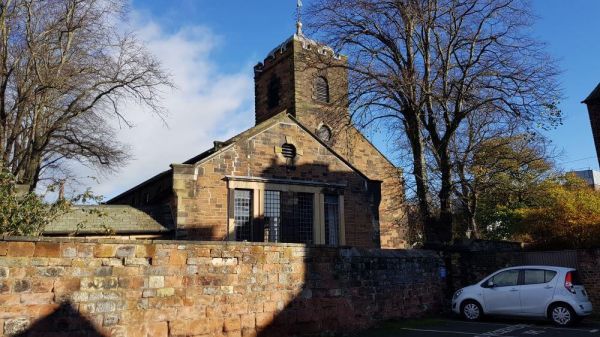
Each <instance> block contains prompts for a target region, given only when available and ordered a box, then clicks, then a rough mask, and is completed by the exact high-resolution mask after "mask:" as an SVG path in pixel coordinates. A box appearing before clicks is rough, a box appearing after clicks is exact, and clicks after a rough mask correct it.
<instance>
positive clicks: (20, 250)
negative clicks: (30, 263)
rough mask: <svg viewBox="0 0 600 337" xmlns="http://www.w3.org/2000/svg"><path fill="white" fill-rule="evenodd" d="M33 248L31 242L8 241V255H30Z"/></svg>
mask: <svg viewBox="0 0 600 337" xmlns="http://www.w3.org/2000/svg"><path fill="white" fill-rule="evenodd" d="M34 250H35V245H34V244H33V242H9V243H8V251H7V255H8V256H19V257H31V256H33V252H34Z"/></svg>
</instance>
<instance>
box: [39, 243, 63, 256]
mask: <svg viewBox="0 0 600 337" xmlns="http://www.w3.org/2000/svg"><path fill="white" fill-rule="evenodd" d="M60 253H61V251H60V243H58V242H37V243H36V244H35V252H34V255H33V256H37V257H60V255H61V254H60Z"/></svg>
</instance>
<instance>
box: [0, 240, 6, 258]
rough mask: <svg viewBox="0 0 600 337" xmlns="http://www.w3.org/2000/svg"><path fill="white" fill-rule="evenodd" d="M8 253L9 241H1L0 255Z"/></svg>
mask: <svg viewBox="0 0 600 337" xmlns="http://www.w3.org/2000/svg"><path fill="white" fill-rule="evenodd" d="M7 253H8V242H0V256H6V254H7Z"/></svg>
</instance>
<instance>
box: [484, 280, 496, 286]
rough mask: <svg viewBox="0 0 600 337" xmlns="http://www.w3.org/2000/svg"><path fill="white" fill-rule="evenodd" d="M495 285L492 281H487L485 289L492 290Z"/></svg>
mask: <svg viewBox="0 0 600 337" xmlns="http://www.w3.org/2000/svg"><path fill="white" fill-rule="evenodd" d="M495 286H496V285H495V284H494V281H492V280H489V281H487V284H486V287H487V288H494V287H495Z"/></svg>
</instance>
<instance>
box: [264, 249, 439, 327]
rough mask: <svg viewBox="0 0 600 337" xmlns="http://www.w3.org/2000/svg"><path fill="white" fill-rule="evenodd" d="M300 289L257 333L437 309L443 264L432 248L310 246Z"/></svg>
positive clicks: (363, 323) (358, 323)
mask: <svg viewBox="0 0 600 337" xmlns="http://www.w3.org/2000/svg"><path fill="white" fill-rule="evenodd" d="M304 260H305V264H304V265H305V275H304V276H305V277H304V279H303V280H298V281H299V282H300V283H301V285H298V289H299V291H298V295H297V296H295V297H294V298H293V299H292V300H291V302H289V303H288V304H287V305H286V306H285V307H284V308H277V309H278V310H276V312H275V314H274V316H273V317H272V319H271V317H266V319H267V322H268V324H266V325H259V324H258V323H259V322H260V321H261V320H259V319H258V318H257V334H256V336H259V337H275V336H300V335H333V334H337V333H352V332H357V331H360V330H362V329H366V328H368V327H371V326H373V325H375V324H377V323H379V322H382V321H385V320H390V319H410V318H420V317H425V316H429V315H435V314H436V313H438V312H439V311H440V309H441V298H442V296H443V295H442V283H441V280H440V278H439V275H438V273H437V272H438V270H439V267H440V266H441V264H439V262H440V261H439V260H437V259H436V257H435V255H434V254H433V252H418V251H392V250H388V251H384V250H371V249H356V248H341V249H334V248H318V247H317V248H308V249H307V255H306V256H305V257H304Z"/></svg>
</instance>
